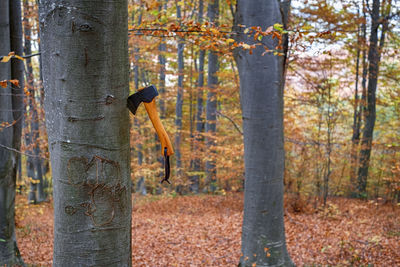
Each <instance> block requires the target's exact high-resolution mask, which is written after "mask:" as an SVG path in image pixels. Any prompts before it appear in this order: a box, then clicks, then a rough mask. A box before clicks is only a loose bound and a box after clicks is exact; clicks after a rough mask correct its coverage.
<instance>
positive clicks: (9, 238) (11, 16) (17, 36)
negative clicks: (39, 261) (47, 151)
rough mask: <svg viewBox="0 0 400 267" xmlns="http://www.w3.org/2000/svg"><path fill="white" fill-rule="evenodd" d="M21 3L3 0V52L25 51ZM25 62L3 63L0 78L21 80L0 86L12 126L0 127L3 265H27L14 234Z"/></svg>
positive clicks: (4, 115)
mask: <svg viewBox="0 0 400 267" xmlns="http://www.w3.org/2000/svg"><path fill="white" fill-rule="evenodd" d="M21 27H22V26H21V3H20V2H19V1H8V0H6V1H0V55H8V53H9V52H11V51H14V52H15V53H16V54H17V55H22V28H21ZM23 75H24V68H23V63H22V61H20V60H17V59H11V61H9V62H7V63H0V80H11V79H17V80H19V83H20V86H19V87H17V86H15V85H10V86H8V87H6V88H0V107H1V109H0V122H8V123H9V124H11V125H12V126H10V127H5V128H3V129H1V130H0V265H1V266H3V265H5V266H14V265H24V263H23V261H22V258H21V255H20V253H19V250H18V247H17V241H16V237H15V220H14V212H15V210H14V208H15V189H16V178H17V167H18V166H17V163H18V161H19V158H20V155H19V154H18V153H15V152H13V151H11V149H16V150H20V146H21V129H22V121H23V119H22V116H23V112H22V110H23V89H22V88H24V76H23Z"/></svg>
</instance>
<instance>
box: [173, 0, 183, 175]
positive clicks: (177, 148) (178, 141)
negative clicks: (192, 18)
mask: <svg viewBox="0 0 400 267" xmlns="http://www.w3.org/2000/svg"><path fill="white" fill-rule="evenodd" d="M176 17H177V18H178V20H179V21H180V20H181V19H182V15H181V7H180V6H179V5H178V4H177V5H176ZM184 48H185V44H184V42H183V39H182V38H179V40H178V92H177V95H176V106H175V113H176V118H175V127H176V135H175V159H176V169H177V175H178V176H180V175H181V174H182V156H181V134H182V133H181V131H182V108H183V77H184V69H183V68H184V59H183V52H184Z"/></svg>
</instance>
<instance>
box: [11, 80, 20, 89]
mask: <svg viewBox="0 0 400 267" xmlns="http://www.w3.org/2000/svg"><path fill="white" fill-rule="evenodd" d="M9 82H10V83H12V84H13V85H15V86H17V87H19V81H18V80H9Z"/></svg>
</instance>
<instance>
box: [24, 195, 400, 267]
mask: <svg viewBox="0 0 400 267" xmlns="http://www.w3.org/2000/svg"><path fill="white" fill-rule="evenodd" d="M133 201H134V208H133V212H132V219H133V223H132V246H133V247H132V260H133V264H132V266H134V267H136V266H157V267H158V266H216V267H218V266H237V262H238V259H239V257H240V237H241V224H242V217H243V209H242V206H243V195H242V194H239V193H237V194H228V195H226V196H209V195H200V196H182V197H181V196H178V197H167V196H164V197H160V196H147V197H138V196H135V197H134V198H133ZM287 202H288V204H287V207H286V208H285V223H286V224H285V226H286V239H287V243H288V249H289V253H290V255H291V257H292V259H293V261H294V262H295V263H296V264H297V266H310V265H323V266H327V265H329V266H349V265H352V266H367V265H368V264H373V265H374V266H400V206H393V205H387V204H379V203H376V202H374V201H369V202H367V201H360V200H354V199H345V198H332V199H329V201H328V203H329V204H328V205H327V208H326V209H313V208H310V207H309V206H310V205H306V204H304V203H300V205H299V202H294V201H293V200H289V201H287ZM25 203H26V198H22V197H18V198H17V204H16V207H17V212H16V223H17V239H18V245H19V249H20V251H21V254H22V256H23V259H24V260H25V262H26V263H28V264H30V265H31V264H32V265H33V266H51V263H52V249H53V244H52V243H53V208H52V203H51V202H47V203H42V204H40V205H30V206H28V205H27V204H25ZM299 209H302V212H295V211H294V210H299Z"/></svg>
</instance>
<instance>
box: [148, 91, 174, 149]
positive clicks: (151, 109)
mask: <svg viewBox="0 0 400 267" xmlns="http://www.w3.org/2000/svg"><path fill="white" fill-rule="evenodd" d="M144 106H145V108H146V111H147V114H148V115H149V117H150V120H151V123H153V127H154V129H156V132H157V135H158V138H159V139H160V142H161V155H162V156H164V148H165V147H166V148H167V155H168V156H171V155H172V154H174V148H173V147H172V144H171V140H170V139H169V136H168V134H167V132H166V131H165V129H164V126H163V125H162V123H161V120H160V117H159V116H158V112H157V107H156V101H155V98H154V99H153V100H152V101H151V102H150V103H144Z"/></svg>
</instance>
